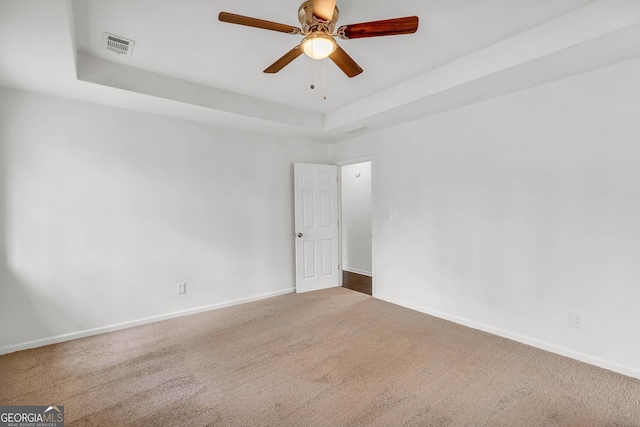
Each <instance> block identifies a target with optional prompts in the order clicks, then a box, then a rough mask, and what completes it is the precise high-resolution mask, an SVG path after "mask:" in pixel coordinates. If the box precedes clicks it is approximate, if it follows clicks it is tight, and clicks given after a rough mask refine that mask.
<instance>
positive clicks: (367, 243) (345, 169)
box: [340, 160, 373, 295]
mask: <svg viewBox="0 0 640 427" xmlns="http://www.w3.org/2000/svg"><path fill="white" fill-rule="evenodd" d="M371 193H372V191H371V161H370V160H367V161H360V162H357V163H348V164H343V165H341V166H340V218H341V219H340V226H341V227H340V230H341V241H340V244H341V250H342V253H341V258H342V262H341V265H342V286H343V287H345V288H348V289H352V290H354V291H358V292H362V293H365V294H368V295H373V244H372V226H371Z"/></svg>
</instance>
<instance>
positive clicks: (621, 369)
mask: <svg viewBox="0 0 640 427" xmlns="http://www.w3.org/2000/svg"><path fill="white" fill-rule="evenodd" d="M373 297H374V298H377V299H380V300H383V301H386V302H389V303H391V304H395V305H399V306H401V307H405V308H409V309H411V310H415V311H419V312H421V313H425V314H428V315H430V316H434V317H438V318H441V319H444V320H449V321H451V322H454V323H458V324H460V325H464V326H468V327H470V328H473V329H478V330H480V331H484V332H488V333H490V334H493V335H498V336H500V337H503V338H508V339H510V340H513V341H517V342H520V343H522V344H527V345H530V346H532V347H536V348H539V349H542V350H546V351H549V352H551V353H555V354H559V355H561V356H565V357H569V358H571V359H575V360H579V361H580V362H584V363H588V364H590V365H595V366H598V367H600V368H604V369H607V370H609V371H613V372H617V373H619V374H622V375H626V376H628V377H633V378H637V379H640V370H638V369H633V368H629V367H627V366H623V365H619V364H616V363H611V362H608V361H606V360H602V359H599V358H597V357H593V356H589V355H587V354H583V353H580V352H577V351H574V350H570V349H568V348H564V347H560V346H557V345H555V344H550V343H547V342H544V341H540V340H537V339H535V338H531V337H527V336H524V335H520V334H517V333H514V332H510V331H506V330H504V329H500V328H494V327H492V326H488V325H485V324H482V323H478V322H474V321H472V320H468V319H465V318H462V317H458V316H453V315H450V314H447V313H443V312H440V311H437V310H432V309H430V308H427V307H423V306H421V305H417V304H413V303H409V302H406V301H402V300H398V299H396V298H392V297H388V296H386V295H380V294H378V293H375V294H374V295H373Z"/></svg>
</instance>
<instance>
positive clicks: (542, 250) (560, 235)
mask: <svg viewBox="0 0 640 427" xmlns="http://www.w3.org/2000/svg"><path fill="white" fill-rule="evenodd" d="M638 76H640V60H633V61H630V62H626V63H621V64H617V65H615V66H612V67H608V68H605V69H600V70H596V71H593V72H590V73H587V74H582V75H579V76H576V77H573V78H570V79H566V80H561V81H557V82H554V83H551V84H547V85H544V86H540V87H536V88H532V89H529V90H526V91H522V92H519V93H515V94H511V95H508V96H505V97H502V98H498V99H494V100H490V101H486V102H482V103H479V104H476V105H472V106H468V107H465V108H461V109H457V110H454V111H450V112H447V113H443V114H440V115H437V116H433V117H429V118H424V119H421V120H419V121H416V122H413V123H409V124H406V125H402V126H399V127H396V128H393V129H389V130H386V131H381V132H379V133H376V134H373V135H366V136H362V137H360V138H357V139H354V140H350V141H347V142H343V143H340V144H336V145H333V146H332V147H331V154H332V158H333V160H335V161H341V160H346V159H351V158H358V157H362V156H369V155H372V156H373V159H374V165H375V168H374V170H373V173H374V177H373V182H374V187H373V231H374V247H375V248H376V250H375V254H374V257H375V259H374V264H375V266H376V277H375V289H374V292H375V296H377V297H380V298H383V299H387V300H390V301H394V302H397V303H400V304H403V305H405V306H409V307H413V308H416V309H419V310H422V311H425V312H430V313H435V314H437V315H439V316H442V317H445V318H449V319H453V320H455V321H458V322H462V323H466V324H468V325H472V326H474V327H477V328H481V329H485V330H489V331H492V332H495V333H498V334H502V335H505V336H509V337H511V338H515V339H519V340H521V341H524V342H528V343H531V344H534V345H538V346H540V347H543V348H547V349H551V350H553V351H556V352H559V353H562V354H566V355H570V356H572V357H575V358H578V359H581V360H585V361H589V362H591V363H594V364H599V365H600V366H604V367H608V368H610V369H614V370H617V371H619V372H622V373H626V374H628V375H632V376H635V377H638V378H640V339H638V325H640V309H638V302H639V301H640V262H639V260H640V184H639V183H640V167H639V164H640V163H639V159H640V120H639V119H638V118H640V84H638ZM390 209H398V213H399V219H398V220H390V219H389V218H388V211H389V210H390ZM571 311H577V312H579V313H581V314H582V315H583V316H584V319H585V328H584V329H583V330H580V329H575V328H571V327H570V326H569V313H570V312H571Z"/></svg>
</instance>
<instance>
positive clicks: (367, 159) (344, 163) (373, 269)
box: [334, 156, 376, 297]
mask: <svg viewBox="0 0 640 427" xmlns="http://www.w3.org/2000/svg"><path fill="white" fill-rule="evenodd" d="M363 162H370V163H371V217H370V221H371V294H372V296H374V297H375V295H376V274H375V272H376V262H375V260H376V258H375V256H374V255H375V244H374V243H375V241H374V238H373V208H374V198H373V185H374V178H373V176H374V174H373V168H374V162H373V156H364V157H356V158H352V159H348V160H342V161H339V162H335V163H334V164H335V165H336V166H338V220H339V226H338V247H339V251H340V252H339V254H340V275H339V282H338V283H339V286H340V287H342V275H343V268H344V259H343V258H344V253H343V250H342V167H343V166H349V165H353V164H356V163H363Z"/></svg>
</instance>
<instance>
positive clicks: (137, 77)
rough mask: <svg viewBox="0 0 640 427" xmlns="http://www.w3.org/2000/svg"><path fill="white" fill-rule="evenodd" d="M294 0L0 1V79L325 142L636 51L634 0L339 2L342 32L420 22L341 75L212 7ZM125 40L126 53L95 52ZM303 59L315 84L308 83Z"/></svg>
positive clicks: (281, 13) (268, 6)
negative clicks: (353, 72) (105, 43)
mask: <svg viewBox="0 0 640 427" xmlns="http://www.w3.org/2000/svg"><path fill="white" fill-rule="evenodd" d="M300 3H301V0H295V1H294V0H269V1H244V2H237V1H231V0H183V1H175V0H29V1H24V0H0V85H3V86H8V87H14V88H18V89H25V90H31V91H36V92H44V93H49V94H53V95H58V96H66V97H70V98H75V99H83V100H88V101H91V102H99V103H104V104H109V105H116V106H120V107H124V108H130V109H136V110H141V111H148V112H153V113H159V114H165V115H171V116H177V117H182V118H187V119H191V120H197V121H204V122H209V123H215V124H220V125H225V126H241V127H243V128H247V129H254V130H259V131H264V132H274V133H279V134H282V135H285V136H290V137H294V138H303V139H308V140H316V141H321V142H334V141H338V140H342V139H345V138H349V137H350V136H351V135H352V133H350V131H352V130H353V129H356V128H364V130H363V132H369V131H375V130H378V129H381V128H383V127H387V126H392V125H395V124H398V123H402V122H404V121H408V120H413V119H415V118H418V117H421V116H425V115H428V114H435V113H438V112H440V111H445V110H447V109H451V108H456V107H459V106H462V105H466V104H468V103H472V102H477V101H479V100H482V99H488V98H491V97H494V96H500V95H502V94H505V93H509V92H513V91H516V90H521V89H524V88H526V87H531V86H533V85H536V84H541V83H546V82H548V81H552V80H555V79H558V78H563V77H567V76H570V75H573V74H576V73H580V72H584V71H587V70H590V69H594V68H599V67H602V66H607V65H610V64H612V63H615V62H619V61H622V60H626V59H630V58H632V57H636V56H639V55H640V49H639V44H638V40H640V37H638V36H639V33H640V24H639V23H640V1H638V0H535V1H534V0H399V1H371V0H342V1H341V0H338V7H339V8H340V19H339V22H338V24H339V25H344V24H350V23H358V22H366V21H370V20H378V19H386V18H393V17H400V16H409V15H417V16H418V17H419V18H420V27H419V29H418V31H417V33H416V34H413V35H402V36H391V37H380V38H370V39H359V40H345V41H342V40H339V41H338V43H339V44H340V45H341V46H342V47H343V48H344V49H345V50H346V51H347V52H348V53H349V54H350V55H351V56H352V57H353V58H354V59H355V60H356V62H358V64H359V65H360V66H361V67H362V68H363V69H364V72H363V73H362V74H361V75H359V76H357V77H354V78H352V79H349V78H347V77H346V76H345V75H344V74H343V73H342V72H341V71H340V70H339V69H338V68H337V67H336V66H335V65H334V64H333V63H332V62H330V61H327V63H326V92H327V99H326V100H324V99H323V96H322V95H323V80H324V76H323V68H324V65H325V64H324V63H323V61H312V60H311V59H309V58H307V57H305V56H301V57H299V58H298V59H296V60H295V61H294V62H293V63H291V64H290V65H288V66H287V67H285V68H284V69H283V70H282V71H280V72H279V73H278V74H275V75H270V74H264V73H263V72H262V70H263V69H264V68H266V67H267V66H268V65H270V64H271V63H272V62H274V61H275V60H276V59H278V58H279V57H280V56H282V55H283V54H284V53H285V52H287V51H288V50H289V49H291V48H292V47H294V46H295V45H297V44H299V41H300V39H301V36H293V35H288V34H283V33H278V32H273V31H266V30H260V29H254V28H249V27H244V26H239V25H231V24H227V23H221V22H219V21H218V20H217V15H218V13H219V12H220V11H226V12H232V13H236V14H241V15H247V16H251V17H256V18H260V19H266V20H270V21H275V22H280V23H284V24H290V25H294V26H299V23H298V21H297V9H298V7H299V5H300ZM103 31H106V32H109V33H112V34H115V35H118V36H122V37H125V38H129V39H133V40H134V41H135V47H134V50H133V55H132V57H125V56H118V55H116V54H115V53H113V52H110V51H107V50H105V49H103V47H102V33H103ZM312 63H313V72H314V83H315V86H316V88H315V90H311V89H310V88H309V86H310V84H311V73H312Z"/></svg>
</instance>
